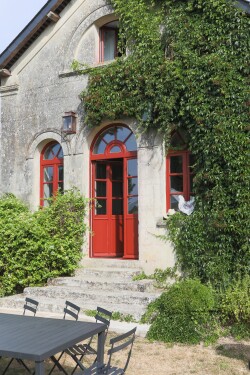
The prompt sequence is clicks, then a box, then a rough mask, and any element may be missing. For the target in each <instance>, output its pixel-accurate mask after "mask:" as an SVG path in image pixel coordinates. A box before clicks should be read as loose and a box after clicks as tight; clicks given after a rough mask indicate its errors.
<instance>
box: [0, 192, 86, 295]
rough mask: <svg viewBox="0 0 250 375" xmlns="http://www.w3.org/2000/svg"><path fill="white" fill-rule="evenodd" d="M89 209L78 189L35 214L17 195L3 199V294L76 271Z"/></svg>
mask: <svg viewBox="0 0 250 375" xmlns="http://www.w3.org/2000/svg"><path fill="white" fill-rule="evenodd" d="M86 209H87V200H86V199H85V198H83V197H82V196H81V195H80V193H79V192H78V191H76V190H74V189H73V190H69V191H68V192H66V193H65V194H64V195H62V194H58V195H57V197H56V199H55V200H53V201H52V203H51V205H50V206H49V207H46V208H43V209H41V210H39V211H37V212H35V213H31V212H30V211H29V209H28V207H27V206H26V205H25V204H23V203H22V202H21V201H20V200H18V199H17V198H15V197H14V196H13V195H9V194H7V195H4V196H3V197H2V198H1V199H0V290H1V295H10V294H13V293H16V292H21V291H22V290H23V288H24V287H26V286H33V285H39V284H42V283H44V282H46V281H47V279H48V278H49V277H55V276H59V275H70V274H72V273H73V271H74V270H75V268H76V267H77V264H78V262H79V260H80V258H81V254H82V252H81V247H82V244H83V239H84V234H85V232H86V229H87V228H86V225H85V223H84V216H85V214H86Z"/></svg>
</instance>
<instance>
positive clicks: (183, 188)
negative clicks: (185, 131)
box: [166, 133, 195, 211]
mask: <svg viewBox="0 0 250 375" xmlns="http://www.w3.org/2000/svg"><path fill="white" fill-rule="evenodd" d="M179 141H180V138H179V137H178V134H176V133H174V135H173V137H172V139H171V150H170V151H169V153H168V155H167V160H166V163H167V164H166V172H167V176H166V177H167V181H166V189H167V191H166V198H167V211H168V210H169V209H170V208H171V209H175V210H176V211H178V203H179V197H180V196H183V197H184V199H185V200H186V201H189V200H190V199H191V197H192V196H194V194H193V177H194V171H193V165H194V162H195V161H194V157H193V155H192V154H191V153H190V152H189V151H188V150H183V147H184V142H181V143H182V144H181V145H180V142H179ZM178 148H179V150H178ZM181 148H182V149H181Z"/></svg>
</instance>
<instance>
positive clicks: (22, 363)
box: [17, 359, 32, 374]
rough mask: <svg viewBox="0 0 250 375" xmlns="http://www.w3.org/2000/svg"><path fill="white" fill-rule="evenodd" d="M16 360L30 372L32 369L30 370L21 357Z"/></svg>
mask: <svg viewBox="0 0 250 375" xmlns="http://www.w3.org/2000/svg"><path fill="white" fill-rule="evenodd" d="M17 362H18V363H20V365H22V366H23V367H25V369H26V370H27V371H28V373H29V374H32V371H30V369H29V368H28V366H27V365H26V364H25V363H24V362H23V361H22V360H21V359H17Z"/></svg>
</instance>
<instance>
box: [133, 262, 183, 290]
mask: <svg viewBox="0 0 250 375" xmlns="http://www.w3.org/2000/svg"><path fill="white" fill-rule="evenodd" d="M180 278H181V276H180V275H178V274H177V265H175V266H174V267H167V268H165V269H164V270H162V269H161V268H156V269H155V271H154V273H153V274H152V275H146V274H145V272H144V271H142V272H141V273H139V274H138V275H135V276H134V277H133V280H145V279H150V280H155V284H154V286H155V287H156V288H160V289H166V288H168V287H169V285H170V284H171V283H172V282H173V280H180Z"/></svg>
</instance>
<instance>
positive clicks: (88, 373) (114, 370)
mask: <svg viewBox="0 0 250 375" xmlns="http://www.w3.org/2000/svg"><path fill="white" fill-rule="evenodd" d="M76 374H79V375H80V374H84V375H98V374H99V375H122V374H124V370H123V369H121V368H119V367H114V366H112V367H109V368H107V366H104V365H102V366H100V365H98V364H97V363H94V364H93V365H92V366H90V367H89V368H87V369H86V370H84V371H81V372H77V373H76Z"/></svg>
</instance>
